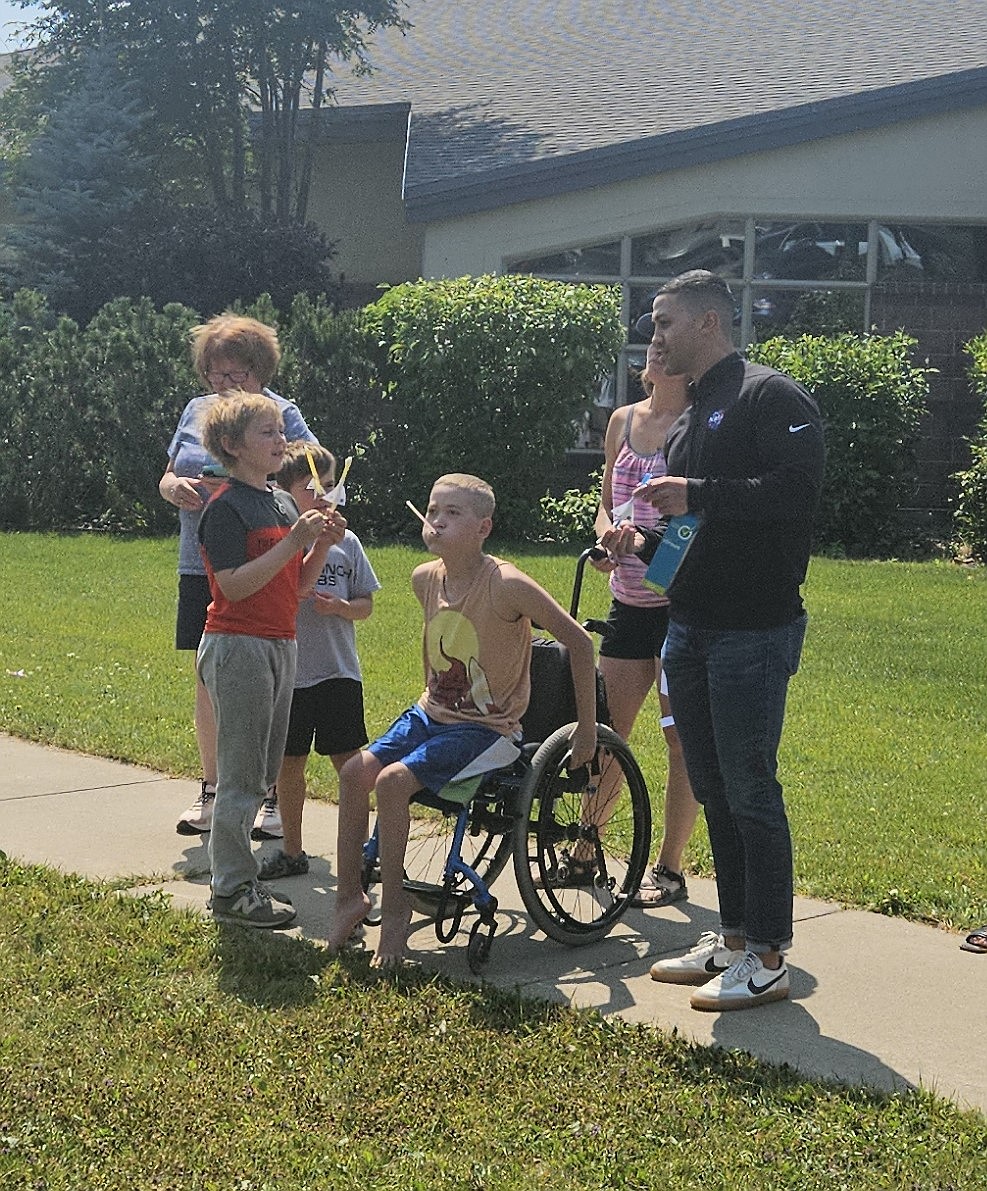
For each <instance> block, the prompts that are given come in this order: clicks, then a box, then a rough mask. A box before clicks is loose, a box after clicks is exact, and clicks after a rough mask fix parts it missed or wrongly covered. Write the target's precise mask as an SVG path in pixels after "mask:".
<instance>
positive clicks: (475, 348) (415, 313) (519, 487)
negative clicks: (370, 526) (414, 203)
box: [356, 276, 623, 539]
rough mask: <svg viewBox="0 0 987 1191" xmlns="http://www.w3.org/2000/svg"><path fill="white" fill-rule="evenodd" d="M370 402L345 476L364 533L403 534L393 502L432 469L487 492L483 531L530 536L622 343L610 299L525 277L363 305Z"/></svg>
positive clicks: (399, 508) (418, 493)
mask: <svg viewBox="0 0 987 1191" xmlns="http://www.w3.org/2000/svg"><path fill="white" fill-rule="evenodd" d="M365 317H366V320H367V324H366V325H367V328H368V331H369V332H370V334H371V335H372V336H373V337H374V341H375V343H376V344H377V347H378V350H379V353H380V355H379V367H380V369H381V374H380V375H381V395H382V404H381V408H380V416H379V418H378V419H377V420H376V423H375V425H374V427H373V429H372V430H371V431H370V433H369V434H368V437H367V453H366V456H365V457H364V459H363V462H362V466H361V468H360V469H359V474H358V476H357V477H356V478H357V479H359V481H360V483H361V486H362V488H363V491H364V494H365V495H366V497H367V499H368V501H369V504H370V507H371V508H372V509H373V514H374V517H375V519H376V526H377V529H378V532H381V533H385V534H391V533H394V532H406V531H407V529H408V526H409V513H408V511H407V509H406V508H405V506H404V502H405V500H407V499H410V500H412V501H413V502H414V503H416V504H418V503H419V502H422V501H424V500H425V499H426V497H427V495H428V491H429V488H430V487H431V485H432V482H433V481H434V480H435V478H436V477H437V476H439V475H441V474H443V473H444V472H450V471H467V472H474V473H476V474H478V475H481V476H483V478H484V479H486V480H488V481H489V482H490V483H491V484H492V485H493V488H494V490H495V492H496V493H497V517H496V527H497V532H498V533H499V534H501V535H504V536H507V537H516V538H521V539H523V538H529V539H530V538H533V537H535V536H537V532H538V525H537V509H538V502H539V499H540V498H541V496H542V495H543V494H544V493H545V492H546V491H547V489H548V487H549V477H550V475H551V472H552V469H553V468H554V467H555V466H556V465H557V463H558V462H559V461H560V460H561V459H562V457H563V454H564V452H565V450H566V449H567V448H568V447H569V446H571V445H572V443H573V441H574V439H575V434H576V430H575V426H576V423H577V421H578V419H579V417H580V416H581V415H582V413H583V412H584V411H585V410H586V409H587V408H588V406H589V404H590V402H591V400H592V396H593V393H594V391H595V389H596V388H597V387H598V385H599V381H600V378H601V376H602V375H603V374H604V373H606V372H607V371H609V370H610V369H611V368H612V367H613V362H614V359H615V357H616V354H617V352H618V351H619V349H620V345H621V342H622V339H623V332H622V329H621V325H620V317H619V300H618V295H617V291H616V290H615V289H612V288H609V287H600V286H596V287H591V286H584V285H568V284H564V283H561V282H555V281H543V280H540V279H538V278H534V277H521V276H508V277H489V276H488V277H477V278H468V277H464V278H458V279H455V280H448V281H428V282H425V281H422V282H415V283H411V284H407V285H400V286H396V287H395V288H393V289H391V290H388V291H387V293H385V294H384V295H383V297H382V298H380V299H379V300H378V301H377V302H375V303H374V304H373V305H372V306H369V307H368V308H367V309H366V311H365Z"/></svg>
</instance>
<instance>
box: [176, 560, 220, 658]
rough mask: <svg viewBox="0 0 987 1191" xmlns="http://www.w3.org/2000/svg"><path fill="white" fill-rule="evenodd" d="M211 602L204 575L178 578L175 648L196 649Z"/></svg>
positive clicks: (207, 583)
mask: <svg viewBox="0 0 987 1191" xmlns="http://www.w3.org/2000/svg"><path fill="white" fill-rule="evenodd" d="M211 602H212V594H211V593H210V591H209V580H208V579H207V578H206V577H205V575H179V576H178V620H177V622H176V624H175V648H176V649H198V648H199V642H200V641H201V640H202V630H203V629H204V628H205V627H206V609H207V608H208V607H209V605H210V603H211Z"/></svg>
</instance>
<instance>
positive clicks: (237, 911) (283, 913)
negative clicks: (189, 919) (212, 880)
mask: <svg viewBox="0 0 987 1191" xmlns="http://www.w3.org/2000/svg"><path fill="white" fill-rule="evenodd" d="M208 908H209V910H210V911H211V912H212V916H213V918H215V919H216V921H217V922H231V923H233V924H234V925H235V926H254V927H260V928H261V929H266V930H280V929H281V928H282V927H285V926H290V925H291V923H292V922H294V920H295V915H296V914H297V912H298V911H297V910H296V909H295V907H294V906H293V905H292V904H291V901H290V900H289V899H288V898H286V897H279V896H277V895H275V894H272V893H271V891H270V889H265V888H264V886H263V885H260V884H258V882H256V881H250V882H248V883H247V884H246V885H241V886H240V888H239V889H237V890H236V891H235V892H234V893H231V894H230V895H229V896H228V897H221V896H219V895H218V894H215V893H214V894H213V895H212V897H211V898H210V899H209V902H208Z"/></svg>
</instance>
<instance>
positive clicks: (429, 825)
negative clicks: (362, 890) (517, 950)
mask: <svg viewBox="0 0 987 1191" xmlns="http://www.w3.org/2000/svg"><path fill="white" fill-rule="evenodd" d="M489 792H490V795H491V797H490V798H489V799H484V798H483V797H482V795H480V796H478V797H477V798H475V799H474V800H473V802H472V804H471V805H470V808H469V821H468V824H467V827H466V834H465V835H464V836H463V844H462V858H463V860H464V861H465V862H466V864H468V865H469V866H470V868H472V869H474V870H475V871H476V873H477V875H478V876H479V877H480V878H481V879H482V880H483V881H484V882H486V884H487V885H492V884H493V883H494V881H495V880H496V879H497V877H498V876H500V874H501V873H502V872H503V870H504V868H505V867H506V865H507V862H508V861H509V860H510V858H511V853H512V850H513V836H512V828H513V826H514V819H513V817H511V816H510V815H509V814H507V813H506V811H505V806H504V801H503V798H502V797H501V791H500V790H499V788H498V787H497V786H496V785H495V784H493V783H492V785H491V789H490V791H489ZM458 809H459V808H458V807H450V804H448V803H446V804H444V806H442V807H441V809H440V808H438V807H435V806H430V805H426V806H421V807H418V806H417V805H416V806H413V808H412V810H413V813H414V814H415V815H416V816H418V812H419V811H420V812H421V814H420V816H419V817H415V818H412V821H411V833H410V835H409V837H408V848H407V851H406V852H405V858H404V876H405V880H404V885H405V889H406V890H407V892H408V896H409V897H410V898H411V903H412V906H413V907H414V908H415V909H416V910H417V911H418V912H419V913H420V914H424V915H426V917H433V916H434V915H435V913H436V910H437V909H438V907H439V904H440V899H441V898H442V896H443V894H444V889H443V873H444V870H445V863H446V858H447V857H448V855H449V851H450V849H451V847H452V840H453V832H454V831H455V829H456V819H457V813H456V812H458ZM471 888H472V887H471V885H470V883H469V881H467V880H466V879H465V878H464V877H463V876H461V875H460V876H456V877H455V878H454V879H453V883H452V885H451V886H450V888H449V890H448V894H447V895H446V896H448V897H449V898H450V902H451V903H454V901H455V899H456V898H457V897H460V896H461V897H464V898H467V899H469V900H472V899H471V898H470V891H471ZM449 909H450V910H451V909H452V904H450V906H449Z"/></svg>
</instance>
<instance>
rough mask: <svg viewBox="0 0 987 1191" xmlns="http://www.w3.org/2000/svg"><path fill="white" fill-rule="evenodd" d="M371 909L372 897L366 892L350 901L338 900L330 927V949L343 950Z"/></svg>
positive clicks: (332, 950)
mask: <svg viewBox="0 0 987 1191" xmlns="http://www.w3.org/2000/svg"><path fill="white" fill-rule="evenodd" d="M369 910H370V898H369V897H367V895H366V894H365V893H361V894H360V896H359V897H355V898H352V899H351V900H349V901H339V900H338V899H337V901H336V913H335V914H334V915H333V920H332V926H331V927H330V928H329V950H330V951H331V952H333V953H335V952H337V951H340V950H342V948H343V947H345V946H346V944H347V943H348V942H349V940H350V938H351V937H352V935H353V932H354V931H355V930H356V928H357V927H358V926H359V925H360V924H361V923H362V922H363V920H364V918H366V916H367V912H368V911H369Z"/></svg>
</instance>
